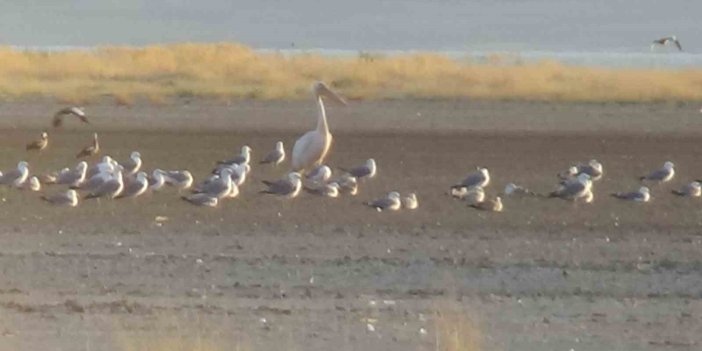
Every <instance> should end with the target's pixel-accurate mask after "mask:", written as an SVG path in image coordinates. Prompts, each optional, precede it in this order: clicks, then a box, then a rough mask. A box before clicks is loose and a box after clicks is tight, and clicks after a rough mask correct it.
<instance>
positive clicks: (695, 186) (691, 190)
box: [673, 180, 702, 197]
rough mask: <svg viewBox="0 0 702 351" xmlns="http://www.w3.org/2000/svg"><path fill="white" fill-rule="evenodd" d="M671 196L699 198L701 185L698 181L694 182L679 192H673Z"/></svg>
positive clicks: (701, 190)
mask: <svg viewBox="0 0 702 351" xmlns="http://www.w3.org/2000/svg"><path fill="white" fill-rule="evenodd" d="M673 194H675V195H680V196H689V197H700V196H702V184H700V181H699V180H698V181H694V182H692V183H690V184H687V185H685V186H684V187H683V188H682V189H680V190H673Z"/></svg>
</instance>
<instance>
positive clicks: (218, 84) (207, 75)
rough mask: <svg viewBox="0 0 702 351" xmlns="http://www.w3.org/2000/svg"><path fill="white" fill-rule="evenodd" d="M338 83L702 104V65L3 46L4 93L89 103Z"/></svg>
mask: <svg viewBox="0 0 702 351" xmlns="http://www.w3.org/2000/svg"><path fill="white" fill-rule="evenodd" d="M315 80H324V81H327V82H330V83H331V84H332V85H334V86H335V87H336V88H337V89H339V90H340V91H342V92H343V93H344V94H345V95H346V96H348V97H350V98H375V99H382V98H417V97H418V98H457V97H468V98H485V99H520V100H543V101H676V100H702V70H656V69H606V68H594V67H575V66H566V65H563V64H559V63H556V62H540V63H533V64H503V63H502V60H500V59H494V60H490V61H488V63H480V64H475V63H470V62H459V61H456V60H452V59H450V58H447V57H444V56H441V55H436V54H428V53H427V54H411V55H409V54H408V55H401V56H389V57H383V56H377V55H370V54H361V55H359V56H358V57H353V58H351V57H349V58H331V57H322V56H319V55H312V54H304V55H302V54H301V55H294V56H289V57H286V56H283V55H280V54H275V53H257V52H255V51H253V50H252V49H250V48H248V47H245V46H242V45H236V44H224V43H223V44H174V45H159V46H147V47H143V48H130V47H102V48H98V49H95V50H91V51H80V50H76V51H66V52H34V51H21V50H16V49H12V48H8V47H5V48H1V47H0V97H4V98H6V99H11V98H18V97H25V96H32V95H42V96H50V97H56V98H58V99H61V100H63V101H75V102H84V101H87V100H90V99H93V98H96V97H99V96H104V95H109V96H114V97H115V99H116V100H117V101H119V102H120V103H123V104H129V103H131V101H132V100H133V99H134V98H135V97H144V98H145V99H146V100H148V101H152V102H156V103H162V102H164V101H167V99H168V98H169V97H174V96H175V97H177V96H204V97H214V98H231V97H235V98H255V99H296V98H307V97H308V90H309V86H310V83H311V82H312V81H315Z"/></svg>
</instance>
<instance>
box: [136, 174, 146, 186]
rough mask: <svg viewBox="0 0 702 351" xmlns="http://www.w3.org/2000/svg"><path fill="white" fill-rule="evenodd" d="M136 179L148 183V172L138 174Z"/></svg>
mask: <svg viewBox="0 0 702 351" xmlns="http://www.w3.org/2000/svg"><path fill="white" fill-rule="evenodd" d="M136 179H137V180H138V181H139V182H141V183H143V182H145V181H146V172H139V173H137V175H136Z"/></svg>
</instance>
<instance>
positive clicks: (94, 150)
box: [76, 133, 100, 158]
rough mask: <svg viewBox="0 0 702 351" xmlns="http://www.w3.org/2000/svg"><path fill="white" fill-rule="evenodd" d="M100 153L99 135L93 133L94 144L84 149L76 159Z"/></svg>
mask: <svg viewBox="0 0 702 351" xmlns="http://www.w3.org/2000/svg"><path fill="white" fill-rule="evenodd" d="M99 152H100V143H99V142H98V135H97V133H93V143H92V144H90V145H88V146H86V147H84V148H83V150H80V152H79V153H78V154H76V158H81V157H90V156H94V155H97V154H98V153H99Z"/></svg>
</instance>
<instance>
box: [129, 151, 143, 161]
mask: <svg viewBox="0 0 702 351" xmlns="http://www.w3.org/2000/svg"><path fill="white" fill-rule="evenodd" d="M129 158H131V159H132V160H136V159H140V158H141V153H139V151H132V154H131V155H130V156H129Z"/></svg>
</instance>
